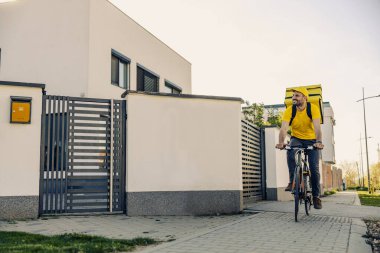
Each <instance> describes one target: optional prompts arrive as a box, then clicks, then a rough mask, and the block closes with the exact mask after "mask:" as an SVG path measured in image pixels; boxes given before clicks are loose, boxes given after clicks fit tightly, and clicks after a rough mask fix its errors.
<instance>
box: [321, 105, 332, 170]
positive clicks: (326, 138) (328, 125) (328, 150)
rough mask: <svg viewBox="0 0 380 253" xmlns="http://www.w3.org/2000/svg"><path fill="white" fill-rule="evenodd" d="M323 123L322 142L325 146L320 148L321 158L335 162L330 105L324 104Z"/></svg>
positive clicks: (328, 161)
mask: <svg viewBox="0 0 380 253" xmlns="http://www.w3.org/2000/svg"><path fill="white" fill-rule="evenodd" d="M323 120H324V124H322V125H321V127H322V142H323V144H324V145H325V147H324V148H323V150H322V160H323V161H324V162H327V163H333V164H334V163H335V140H334V124H335V119H334V111H333V109H332V107H331V106H330V105H327V104H325V105H324V115H323Z"/></svg>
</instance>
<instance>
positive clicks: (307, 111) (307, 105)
mask: <svg viewBox="0 0 380 253" xmlns="http://www.w3.org/2000/svg"><path fill="white" fill-rule="evenodd" d="M296 113H297V106H296V105H292V117H291V118H290V121H289V126H291V125H292V122H293V119H294V117H295V116H296ZM306 113H307V116H309V118H310V119H311V120H313V117H312V115H311V104H310V102H307V103H306Z"/></svg>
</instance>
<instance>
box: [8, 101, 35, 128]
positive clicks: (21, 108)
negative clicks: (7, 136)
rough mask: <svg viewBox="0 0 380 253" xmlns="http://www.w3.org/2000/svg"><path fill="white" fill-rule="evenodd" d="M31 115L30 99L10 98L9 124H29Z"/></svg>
mask: <svg viewBox="0 0 380 253" xmlns="http://www.w3.org/2000/svg"><path fill="white" fill-rule="evenodd" d="M31 113H32V98H31V97H11V123H18V124H30V122H31Z"/></svg>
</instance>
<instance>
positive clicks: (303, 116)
mask: <svg viewBox="0 0 380 253" xmlns="http://www.w3.org/2000/svg"><path fill="white" fill-rule="evenodd" d="M310 105H311V116H312V117H313V119H320V118H321V116H320V112H319V109H318V107H317V106H315V105H313V104H310ZM291 117H292V106H289V107H288V108H286V110H285V112H284V115H283V117H282V120H283V121H286V122H290V119H291ZM291 127H292V136H294V137H296V138H299V139H302V140H315V139H316V137H315V132H314V125H313V121H312V120H311V119H310V118H309V116H307V112H306V107H305V109H304V110H303V111H298V110H297V113H296V116H295V117H294V119H293V122H292V125H291Z"/></svg>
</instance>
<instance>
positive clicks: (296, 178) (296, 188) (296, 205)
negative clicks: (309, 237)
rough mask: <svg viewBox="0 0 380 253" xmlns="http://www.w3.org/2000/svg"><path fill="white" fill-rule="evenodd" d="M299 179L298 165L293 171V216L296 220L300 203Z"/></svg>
mask: <svg viewBox="0 0 380 253" xmlns="http://www.w3.org/2000/svg"><path fill="white" fill-rule="evenodd" d="M300 179H301V178H300V173H299V167H297V168H296V170H295V173H294V218H295V221H296V222H297V221H298V210H299V203H300V181H301V180H300Z"/></svg>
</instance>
